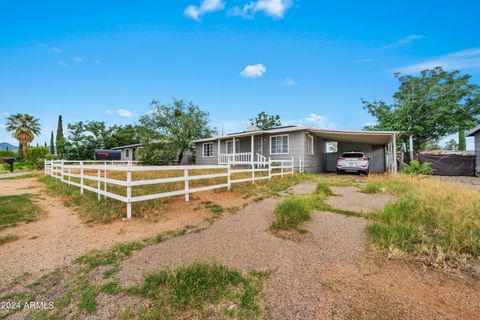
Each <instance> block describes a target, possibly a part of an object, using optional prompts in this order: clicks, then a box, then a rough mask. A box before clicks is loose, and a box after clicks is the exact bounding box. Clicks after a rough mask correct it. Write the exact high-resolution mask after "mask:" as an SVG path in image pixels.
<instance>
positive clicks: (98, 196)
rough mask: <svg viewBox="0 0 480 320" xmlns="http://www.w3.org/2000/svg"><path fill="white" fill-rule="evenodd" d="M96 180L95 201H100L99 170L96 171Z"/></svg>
mask: <svg viewBox="0 0 480 320" xmlns="http://www.w3.org/2000/svg"><path fill="white" fill-rule="evenodd" d="M97 178H98V181H97V190H98V192H97V200H98V201H100V190H101V189H100V168H98V169H97Z"/></svg>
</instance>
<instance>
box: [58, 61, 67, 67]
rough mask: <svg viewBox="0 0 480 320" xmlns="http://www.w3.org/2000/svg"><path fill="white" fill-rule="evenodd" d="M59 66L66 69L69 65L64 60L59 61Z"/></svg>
mask: <svg viewBox="0 0 480 320" xmlns="http://www.w3.org/2000/svg"><path fill="white" fill-rule="evenodd" d="M57 64H58V65H59V66H62V67H66V66H67V63H66V62H65V61H63V60H58V61H57Z"/></svg>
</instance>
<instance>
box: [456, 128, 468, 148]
mask: <svg viewBox="0 0 480 320" xmlns="http://www.w3.org/2000/svg"><path fill="white" fill-rule="evenodd" d="M458 150H460V151H465V150H467V139H466V138H465V129H463V128H460V130H459V131H458Z"/></svg>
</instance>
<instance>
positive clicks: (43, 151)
mask: <svg viewBox="0 0 480 320" xmlns="http://www.w3.org/2000/svg"><path fill="white" fill-rule="evenodd" d="M47 154H48V148H45V147H30V148H28V151H27V160H28V161H29V162H30V163H32V164H34V165H35V164H36V163H37V160H38V159H42V160H43V159H45V157H46V155H47Z"/></svg>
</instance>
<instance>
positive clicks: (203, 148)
mask: <svg viewBox="0 0 480 320" xmlns="http://www.w3.org/2000/svg"><path fill="white" fill-rule="evenodd" d="M207 144H211V145H212V154H211V155H209V156H206V155H205V145H207ZM202 157H203V158H213V142H205V143H203V144H202Z"/></svg>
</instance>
